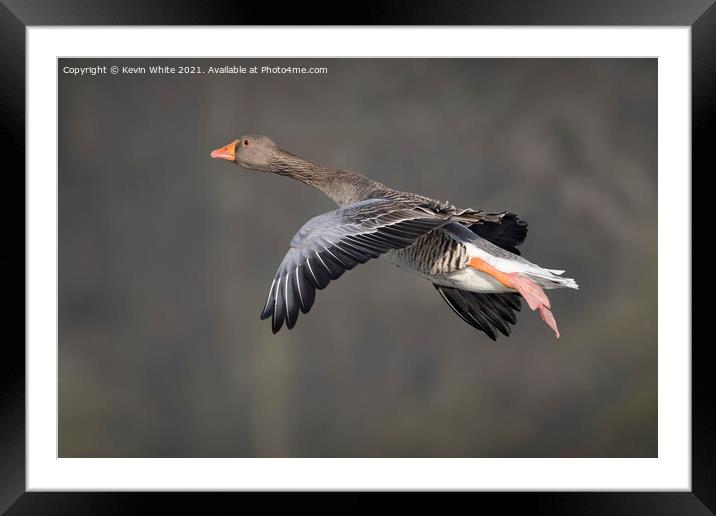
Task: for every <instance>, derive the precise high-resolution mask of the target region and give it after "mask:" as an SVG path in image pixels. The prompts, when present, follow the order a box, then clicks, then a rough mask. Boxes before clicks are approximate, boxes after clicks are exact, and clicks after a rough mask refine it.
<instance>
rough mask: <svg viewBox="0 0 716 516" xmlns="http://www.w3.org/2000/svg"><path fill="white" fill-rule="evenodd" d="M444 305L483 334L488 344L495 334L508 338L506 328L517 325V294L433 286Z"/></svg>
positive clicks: (519, 306) (495, 336)
mask: <svg viewBox="0 0 716 516" xmlns="http://www.w3.org/2000/svg"><path fill="white" fill-rule="evenodd" d="M435 289H436V290H437V291H438V292H439V293H440V295H441V296H442V298H443V299H444V300H445V302H446V303H447V304H448V305H449V306H450V308H452V309H453V311H454V312H455V313H456V314H457V315H459V316H460V318H462V320H463V321H465V322H466V323H467V324H469V325H470V326H473V327H475V328H477V329H478V330H480V331H484V332H485V333H486V334H487V336H488V337H490V338H491V339H492V340H497V331H499V332H500V333H502V334H503V335H505V336H509V335H510V330H511V329H512V328H511V326H510V324H515V323H516V322H517V317H516V316H515V311H518V312H519V310H520V308H521V307H522V303H521V301H520V296H519V294H513V293H511V292H508V293H504V294H478V293H476V292H469V291H467V290H460V289H457V288H452V287H443V286H441V285H435Z"/></svg>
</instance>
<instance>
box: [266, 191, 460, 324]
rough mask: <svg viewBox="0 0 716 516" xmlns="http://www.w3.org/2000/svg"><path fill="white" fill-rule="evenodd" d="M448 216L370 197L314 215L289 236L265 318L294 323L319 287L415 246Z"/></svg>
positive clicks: (418, 205) (419, 206)
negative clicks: (388, 252)
mask: <svg viewBox="0 0 716 516" xmlns="http://www.w3.org/2000/svg"><path fill="white" fill-rule="evenodd" d="M450 217H451V215H450V214H449V213H437V212H435V211H433V210H432V209H431V208H430V207H429V206H428V205H424V204H421V203H420V202H416V201H413V202H410V201H405V200H392V199H368V200H366V201H361V202H357V203H354V204H349V205H347V206H344V207H342V208H339V209H337V210H335V211H331V212H328V213H324V214H323V215H319V216H317V217H314V218H312V219H311V220H309V221H308V222H306V224H304V225H303V227H302V228H301V229H299V230H298V233H296V235H295V236H294V237H293V239H292V240H291V247H290V249H289V250H288V253H286V256H285V257H284V259H283V261H282V262H281V265H280V266H279V268H278V271H277V272H276V276H275V278H274V280H273V283H272V284H271V289H270V290H269V295H268V299H267V300H266V306H264V309H263V311H262V312H261V319H266V318H268V317H271V318H272V319H271V328H272V330H273V332H274V333H276V332H277V331H279V330H280V329H281V326H283V323H284V321H285V322H286V326H287V327H288V328H289V329H291V328H293V326H294V325H295V324H296V320H297V319H298V311H299V310H300V311H301V312H303V313H304V314H305V313H308V311H309V310H310V309H311V307H312V306H313V301H314V299H315V296H316V289H323V288H325V287H326V286H327V285H328V283H329V282H330V281H331V280H336V279H338V278H339V277H340V276H341V275H342V274H343V273H344V272H345V271H347V270H350V269H352V268H353V267H355V266H356V265H358V264H359V263H365V262H367V261H368V260H369V259H371V258H378V257H379V256H381V255H382V254H384V253H386V252H387V251H389V250H391V249H402V248H404V247H408V246H410V245H412V244H413V243H414V242H415V240H417V239H418V238H419V237H421V236H422V235H424V234H425V233H428V232H430V231H432V230H433V229H435V228H437V227H440V226H442V225H444V224H446V223H448V222H450Z"/></svg>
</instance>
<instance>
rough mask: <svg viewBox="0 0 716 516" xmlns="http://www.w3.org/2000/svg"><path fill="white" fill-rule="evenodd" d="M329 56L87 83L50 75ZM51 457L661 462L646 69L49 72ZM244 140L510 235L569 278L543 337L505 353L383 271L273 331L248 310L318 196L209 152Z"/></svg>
mask: <svg viewBox="0 0 716 516" xmlns="http://www.w3.org/2000/svg"><path fill="white" fill-rule="evenodd" d="M97 64H102V65H107V66H111V65H112V64H118V65H123V64H124V65H144V66H148V65H149V64H164V65H166V64H173V65H175V66H178V65H201V66H203V67H204V68H205V69H206V68H207V67H208V66H210V65H213V66H217V65H226V64H228V65H234V64H235V65H238V64H242V65H244V66H251V65H252V64H274V65H275V64H281V65H302V66H327V67H328V69H329V72H328V74H326V75H259V76H245V75H242V76H237V75H206V74H205V75H194V76H190V75H167V76H153V75H149V74H147V75H134V76H127V75H116V76H112V75H109V74H108V75H97V76H94V77H92V76H90V77H87V76H85V77H76V76H71V75H67V74H63V73H61V70H62V68H63V67H64V66H88V65H97ZM59 70H60V73H59V135H60V136H59V140H60V141H59V144H60V145H59V453H60V456H62V457H220V456H227V457H244V456H291V457H294V456H296V457H311V456H346V457H348V456H370V457H375V456H389V457H392V456H482V457H488V456H489V457H519V456H522V457H567V456H575V457H602V456H608V457H627V456H628V457H635V456H639V457H653V456H656V454H657V367H656V366H657V347H656V346H657V329H656V322H657V256H656V244H657V231H656V230H657V227H656V214H657V103H656V102H657V61H656V60H655V59H652V60H636V59H618V60H615V59H496V60H490V59H429V60H425V59H404V60H400V59H340V60H334V59H321V60H300V59H274V60H272V59H261V60H256V61H251V60H246V59H242V60H231V59H207V60H196V59H194V60H191V59H179V60H176V59H161V60H136V59H114V60H112V59H108V60H96V59H92V60H89V59H87V60H76V59H72V60H68V59H61V60H60V61H59ZM244 133H259V134H265V135H267V136H269V137H271V138H273V139H274V140H275V141H277V142H278V143H279V144H280V145H282V146H283V147H284V148H285V149H287V150H289V151H291V152H294V153H296V154H299V155H302V156H304V157H306V158H308V159H311V160H314V161H317V162H320V163H324V164H327V165H331V166H336V167H341V168H347V169H352V170H357V171H361V172H364V173H366V174H367V175H370V176H371V177H373V178H375V179H378V180H379V181H382V182H384V183H386V184H388V185H390V186H393V187H395V188H398V189H403V190H408V191H414V192H419V193H423V194H426V195H430V196H432V197H435V198H438V199H449V200H450V201H452V202H453V203H455V204H456V205H458V206H462V207H468V206H469V207H475V208H478V207H479V208H485V209H489V210H495V211H497V210H512V211H515V212H517V213H518V214H520V215H521V216H522V217H523V218H524V219H526V220H527V221H528V222H529V223H530V230H529V236H528V239H527V241H526V242H525V244H524V245H523V247H522V252H523V255H525V256H526V257H527V258H528V259H530V260H532V261H535V262H536V263H539V264H541V265H543V266H545V267H550V268H559V269H566V270H567V273H566V275H567V276H569V277H574V278H576V279H577V281H578V282H579V284H580V286H581V290H580V291H553V293H552V294H551V296H550V297H551V299H552V304H553V309H554V313H555V315H556V318H557V321H558V323H559V326H560V330H561V332H562V338H561V339H559V340H558V341H557V340H555V339H554V337H553V335H552V334H551V332H550V331H549V329H548V328H547V327H546V326H545V325H544V324H543V323H542V322H541V321H540V320H539V317H538V316H537V315H536V314H534V313H532V312H529V310H527V309H526V308H523V311H522V313H521V314H520V316H519V323H518V325H517V326H516V327H515V329H514V332H513V335H512V337H510V338H500V339H499V340H498V342H497V343H493V342H492V341H490V340H489V339H488V338H487V337H486V336H485V335H483V334H482V333H480V332H478V331H476V330H474V329H473V328H471V327H470V326H468V325H467V324H465V323H464V322H463V321H461V320H460V319H459V318H458V317H457V316H456V315H455V314H454V313H452V311H451V310H450V309H449V308H448V306H447V305H446V304H445V303H444V302H443V301H442V300H441V299H440V298H439V296H438V295H437V293H436V292H435V291H434V289H433V288H432V287H431V286H430V285H429V284H427V283H426V282H425V281H424V280H421V279H419V278H418V277H415V276H412V275H408V274H404V273H402V272H400V271H398V270H397V269H395V268H394V267H393V266H391V265H390V264H389V263H388V262H387V261H382V260H378V261H373V262H370V263H368V264H365V265H362V266H360V267H358V268H357V269H355V270H354V271H351V272H349V273H347V274H345V275H344V276H343V277H342V278H341V279H340V280H339V281H337V282H335V283H334V284H331V286H330V287H329V288H327V289H326V290H324V291H321V292H319V293H318V295H317V299H316V305H315V307H314V309H313V311H312V312H311V313H310V314H308V315H307V316H302V317H301V318H299V322H298V324H297V326H296V328H295V329H294V330H292V331H285V330H282V331H281V332H280V333H279V334H278V335H276V336H274V335H272V334H271V329H270V324H269V323H268V322H267V321H260V320H259V318H258V315H259V313H260V311H261V308H262V306H263V303H264V300H265V295H266V293H267V289H268V288H269V285H270V284H271V280H272V278H273V275H274V272H275V269H276V267H277V266H278V264H279V263H280V261H281V259H282V257H283V254H284V253H285V251H286V249H287V246H288V242H289V240H290V239H291V237H292V236H293V234H294V232H295V231H296V230H297V229H298V228H299V227H300V226H301V225H302V224H303V223H304V222H305V221H306V220H307V219H309V218H310V217H312V216H314V215H317V214H319V213H323V212H326V211H328V210H331V209H333V208H334V206H333V205H332V204H331V201H330V200H328V199H327V198H324V197H322V195H321V194H320V193H319V192H317V191H314V190H312V189H310V188H308V187H306V186H304V185H302V184H300V183H297V182H294V181H291V180H288V179H286V178H281V177H275V176H270V175H268V174H261V173H257V172H248V171H245V170H243V169H240V168H238V167H234V166H230V165H229V164H227V163H226V162H223V161H219V160H211V159H209V152H210V151H211V149H214V148H216V147H219V146H223V145H224V144H226V143H228V142H229V141H231V140H233V139H234V138H237V137H239V136H240V135H241V134H244Z"/></svg>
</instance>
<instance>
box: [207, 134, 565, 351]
mask: <svg viewBox="0 0 716 516" xmlns="http://www.w3.org/2000/svg"><path fill="white" fill-rule="evenodd" d="M211 157H212V158H217V159H222V160H226V161H229V162H231V163H233V164H236V165H239V166H241V167H243V168H246V169H251V170H257V171H261V172H270V173H273V174H278V175H281V176H287V177H290V178H293V179H296V180H298V181H301V182H303V183H305V184H307V185H310V186H312V187H314V188H317V189H318V190H320V191H321V192H323V193H324V194H326V195H327V196H328V197H330V198H331V199H332V200H333V201H334V202H335V203H336V204H337V205H338V209H336V210H334V211H330V212H328V213H324V214H322V215H318V216H317V217H314V218H312V219H310V220H309V221H308V222H306V223H305V224H304V225H303V227H301V229H299V230H298V232H297V233H296V234H295V235H294V237H293V239H292V240H291V243H290V246H289V249H288V252H287V253H286V256H284V258H283V261H282V262H281V264H280V265H279V267H278V271H277V272H276V275H275V277H274V279H273V282H272V283H271V287H270V289H269V293H268V299H267V300H266V304H265V305H264V308H263V311H262V312H261V319H267V318H269V317H270V318H271V328H272V330H273V333H276V332H278V331H279V330H280V329H281V327H282V326H283V324H284V323H285V324H286V327H287V328H289V329H291V328H293V327H294V325H295V324H296V321H297V320H298V314H299V311H300V312H303V313H304V314H306V313H308V312H309V310H311V307H312V306H313V302H314V299H315V296H316V290H320V289H323V288H325V287H326V286H327V285H328V284H329V283H330V282H331V280H336V279H338V278H339V277H340V276H341V275H342V274H343V273H344V272H345V271H347V270H350V269H353V268H354V267H355V266H356V265H358V264H360V263H365V262H366V261H368V260H370V259H372V258H379V257H381V256H386V257H387V258H388V259H389V260H390V261H391V262H392V263H393V264H395V265H397V266H398V267H399V268H401V269H403V270H407V271H410V272H413V273H416V274H418V275H420V276H422V277H423V278H425V279H427V280H428V281H429V282H430V283H432V284H433V286H434V287H435V289H436V290H437V291H438V293H439V294H440V296H441V297H442V298H443V299H444V300H445V302H446V303H447V304H448V305H449V306H450V308H452V310H453V311H454V312H455V313H456V314H457V315H458V316H460V317H461V318H462V319H463V320H464V321H465V322H466V323H468V324H470V325H471V326H473V327H475V328H477V329H478V330H481V331H483V332H485V333H486V334H487V335H488V336H489V337H490V338H491V339H493V340H496V339H497V335H498V332H499V333H502V334H503V335H506V336H508V335H509V334H510V330H511V326H510V325H514V324H515V323H516V322H517V319H516V316H515V312H516V311H519V310H520V308H521V298H523V299H524V300H525V301H526V302H527V304H528V306H529V307H530V309H532V310H536V311H538V313H539V315H540V317H541V318H542V320H543V321H544V322H545V323H546V324H547V325H548V326H549V327H550V328H551V329H552V331H553V332H554V334H555V335H556V336H557V337H559V330H558V329H557V323H556V321H555V319H554V316H553V315H552V311H551V305H550V302H549V299H547V296H546V294H545V292H544V289H555V288H573V289H577V288H578V286H577V283H576V282H575V281H574V280H573V279H569V278H564V277H562V276H561V274H562V273H563V272H564V271H561V270H553V269H545V268H542V267H540V266H539V265H535V264H534V263H531V262H529V261H527V260H525V259H524V258H522V257H521V256H520V252H519V251H518V250H517V246H519V245H520V244H521V243H522V242H523V241H524V239H525V237H526V236H527V223H526V222H524V221H523V220H521V219H519V218H518V217H517V215H515V214H514V213H511V212H502V213H490V212H486V211H484V210H477V209H459V208H456V207H455V206H453V205H452V204H451V203H449V202H446V201H438V200H435V199H431V198H429V197H425V196H423V195H418V194H414V193H408V192H401V191H398V190H394V189H392V188H390V187H388V186H386V185H384V184H382V183H379V182H378V181H374V180H373V179H370V178H368V177H366V176H364V175H362V174H359V173H357V172H350V171H347V170H341V169H336V168H329V167H325V166H322V165H318V164H316V163H312V162H310V161H308V160H306V159H303V158H300V157H298V156H296V155H294V154H291V153H289V152H287V151H285V150H283V149H281V148H280V147H279V146H278V145H277V144H276V143H274V141H273V140H271V139H270V138H267V137H266V136H260V135H246V136H242V137H241V138H239V139H238V140H234V141H233V142H231V143H229V144H228V145H225V146H224V147H221V148H219V149H216V150H214V151H213V152H211Z"/></svg>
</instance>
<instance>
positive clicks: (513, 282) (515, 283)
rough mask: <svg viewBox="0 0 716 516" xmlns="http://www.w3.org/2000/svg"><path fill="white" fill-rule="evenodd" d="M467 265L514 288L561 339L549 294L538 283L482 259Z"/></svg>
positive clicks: (475, 259)
mask: <svg viewBox="0 0 716 516" xmlns="http://www.w3.org/2000/svg"><path fill="white" fill-rule="evenodd" d="M467 264H468V265H469V266H470V267H472V268H473V269H477V270H479V271H482V272H485V273H487V274H489V275H490V276H492V277H493V278H495V279H496V280H497V281H499V282H500V283H502V284H503V285H504V286H506V287H507V288H513V289H515V290H516V291H517V292H519V293H520V294H521V295H522V297H524V298H525V301H527V304H528V305H529V307H530V309H531V310H539V316H540V318H541V319H542V320H543V321H544V323H545V324H546V325H547V326H549V327H550V328H552V331H553V332H554V334H555V335H556V336H557V338H559V330H558V329H557V321H555V320H554V315H552V311H551V310H550V308H551V305H550V303H549V299H547V294H545V293H544V290H542V287H540V286H539V285H538V284H537V283H536V282H534V281H532V280H531V279H529V278H528V277H527V276H525V275H524V274H520V273H518V272H502V271H500V270H497V269H495V268H494V267H493V266H492V265H490V264H489V263H487V262H486V261H484V260H482V259H480V258H470V260H469V261H468V262H467Z"/></svg>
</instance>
